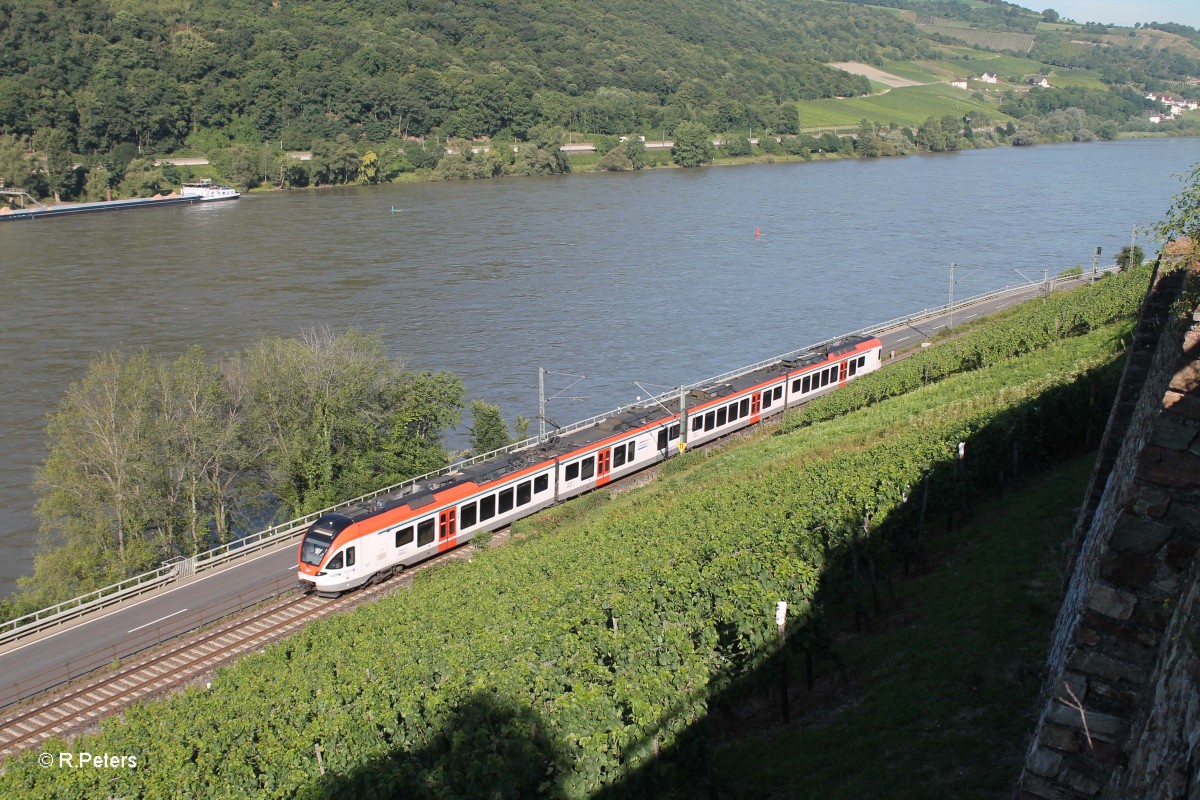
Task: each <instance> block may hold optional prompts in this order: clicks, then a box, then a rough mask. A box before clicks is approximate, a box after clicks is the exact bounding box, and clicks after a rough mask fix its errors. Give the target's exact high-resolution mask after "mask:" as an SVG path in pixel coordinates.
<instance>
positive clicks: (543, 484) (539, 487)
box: [533, 475, 550, 494]
mask: <svg viewBox="0 0 1200 800" xmlns="http://www.w3.org/2000/svg"><path fill="white" fill-rule="evenodd" d="M549 488H550V476H549V475H538V476H537V477H536V478H534V479H533V493H534V494H541V493H542V492H544V491H546V490H547V489H549Z"/></svg>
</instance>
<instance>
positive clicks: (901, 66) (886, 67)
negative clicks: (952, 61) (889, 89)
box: [881, 61, 954, 83]
mask: <svg viewBox="0 0 1200 800" xmlns="http://www.w3.org/2000/svg"><path fill="white" fill-rule="evenodd" d="M933 63H934V62H926V61H919V62H912V61H885V62H883V66H882V67H881V69H882V70H883V71H884V72H890V73H892V74H893V75H898V76H900V77H901V78H908V79H909V80H910V81H921V82H922V83H937V82H938V81H945V80H949V79H950V78H953V77H954V75H953V74H951V73H949V72H946V71H945V70H943V69H940V68H939V69H938V70H937V71H934V70H933V69H932V68H930V65H932V64H933Z"/></svg>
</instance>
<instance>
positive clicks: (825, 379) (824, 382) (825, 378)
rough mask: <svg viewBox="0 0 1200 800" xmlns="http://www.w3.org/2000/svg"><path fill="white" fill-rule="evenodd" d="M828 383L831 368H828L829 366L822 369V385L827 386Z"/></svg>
mask: <svg viewBox="0 0 1200 800" xmlns="http://www.w3.org/2000/svg"><path fill="white" fill-rule="evenodd" d="M828 384H829V370H828V368H826V369H823V370H821V385H822V386H827V385H828Z"/></svg>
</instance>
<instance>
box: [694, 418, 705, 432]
mask: <svg viewBox="0 0 1200 800" xmlns="http://www.w3.org/2000/svg"><path fill="white" fill-rule="evenodd" d="M703 427H704V415H703V414H699V415H697V416H695V417H692V433H695V432H696V431H698V430H700V429H701V428H703Z"/></svg>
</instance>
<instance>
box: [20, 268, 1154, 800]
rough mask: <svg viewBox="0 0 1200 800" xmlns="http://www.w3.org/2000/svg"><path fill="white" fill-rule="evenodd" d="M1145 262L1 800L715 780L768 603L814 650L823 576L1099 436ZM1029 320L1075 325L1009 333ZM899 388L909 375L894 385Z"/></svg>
mask: <svg viewBox="0 0 1200 800" xmlns="http://www.w3.org/2000/svg"><path fill="white" fill-rule="evenodd" d="M1145 278H1146V275H1145V272H1144V271H1142V272H1139V273H1137V274H1129V275H1125V276H1117V277H1114V278H1111V279H1107V280H1106V281H1105V282H1103V283H1102V284H1101V285H1100V286H1097V287H1095V289H1094V290H1090V291H1082V292H1076V293H1073V294H1072V295H1070V296H1069V298H1067V299H1064V300H1062V301H1059V300H1055V301H1053V303H1047V304H1046V306H1045V307H1043V306H1040V304H1039V305H1038V306H1037V308H1054V309H1056V311H1055V312H1049V311H1037V310H1036V309H1033V310H1030V311H1022V312H1020V313H1019V314H1017V315H1014V316H1013V317H1009V318H1007V319H1006V320H1005V321H1004V322H1003V323H1002V324H1001V326H998V329H999V330H1000V331H1009V333H1003V332H1002V333H997V334H994V335H993V337H994V338H993V339H991V340H989V339H988V338H987V337H988V334H987V331H988V330H989V328H986V327H985V328H983V329H981V330H980V331H978V332H976V333H973V334H971V336H970V337H967V338H966V339H964V340H960V341H958V342H956V343H952V344H946V345H942V346H941V347H940V348H938V349H937V350H935V351H933V352H930V353H928V354H925V355H924V356H922V357H918V358H915V359H913V360H912V361H911V362H909V363H908V364H905V365H903V366H901V367H900V368H899V369H897V368H895V367H893V368H890V369H888V370H885V371H884V372H883V373H881V374H880V380H881V381H882V382H883V383H882V384H881V387H882V388H880V387H876V389H875V390H874V391H873V392H867V393H866V394H864V395H861V396H860V398H859V400H858V401H857V405H860V406H862V405H867V404H871V405H870V407H868V408H864V409H863V410H861V411H858V412H856V413H853V414H850V415H847V416H844V417H840V418H837V419H832V420H830V421H827V422H824V423H821V424H806V425H804V426H803V427H795V428H793V430H792V432H791V433H790V434H788V435H780V436H766V437H765V436H759V437H756V438H755V439H754V440H753V441H751V442H750V443H748V444H747V445H744V446H738V447H729V448H726V449H725V450H723V451H720V452H713V451H703V452H695V453H689V454H687V455H685V456H682V457H680V458H677V459H674V460H672V461H671V462H668V463H667V464H665V465H664V466H663V467H662V469H661V475H660V477H659V479H658V480H657V481H655V482H653V483H652V484H650V485H649V486H646V487H643V488H642V489H639V490H635V491H629V492H625V493H623V494H620V495H616V496H613V495H610V494H609V493H607V492H596V493H593V494H591V495H589V496H587V497H584V498H581V499H580V500H577V501H574V502H572V503H568V504H566V505H564V506H560V507H558V508H555V509H551V510H550V511H549V512H546V513H543V514H541V515H539V516H538V517H536V518H534V519H531V520H526V521H524V522H523V523H520V524H519V525H518V526H516V527H515V530H514V536H513V540H512V541H511V543H510V544H509V545H508V546H506V547H504V548H501V549H496V550H483V551H480V552H478V553H476V554H475V555H474V558H473V559H472V560H471V561H470V562H466V563H459V564H456V565H452V566H449V567H447V568H444V569H439V570H434V571H431V572H430V573H427V574H424V575H421V576H418V577H417V579H416V580H415V582H414V585H413V587H412V590H411V591H409V592H406V593H404V594H402V595H399V596H396V597H392V598H389V599H386V600H384V601H381V602H379V603H376V604H374V605H372V606H369V607H364V608H362V609H360V610H359V611H357V612H355V613H354V614H351V615H347V616H343V617H339V618H337V619H333V620H328V621H326V622H323V623H320V624H316V625H313V626H310V627H309V628H308V629H307V630H305V631H304V632H303V633H302V634H300V635H298V636H296V637H294V638H292V639H290V640H288V641H286V642H284V643H281V644H279V645H276V646H273V647H270V648H268V649H267V650H266V651H265V652H263V653H262V654H259V655H256V656H252V657H250V658H247V659H245V660H244V661H242V662H241V663H239V664H237V665H235V666H234V667H231V668H229V669H226V670H223V671H221V672H220V673H218V675H217V677H216V679H215V680H214V681H213V684H212V687H211V689H209V690H200V689H192V690H188V691H186V692H184V693H183V694H181V695H178V696H176V697H173V698H170V699H169V700H166V701H163V702H159V703H154V704H150V705H147V706H144V707H138V708H134V709H132V710H130V711H129V712H128V713H127V714H126V716H125V719H124V720H110V721H108V722H107V723H106V724H105V725H104V729H103V732H102V733H101V734H99V735H97V736H95V737H90V738H87V739H85V740H83V741H80V742H77V743H74V744H73V745H70V746H65V745H64V746H59V745H56V744H53V743H51V744H48V745H47V746H45V747H44V748H43V749H44V750H45V751H46V752H57V751H58V750H59V749H62V750H64V751H66V750H74V751H76V752H78V751H83V750H87V751H89V752H92V753H102V752H106V753H110V754H116V755H134V756H136V757H137V761H138V766H137V768H136V769H124V770H95V769H93V770H70V769H42V768H40V767H39V766H38V765H37V763H36V754H33V753H30V754H26V755H24V756H21V757H19V758H17V759H14V760H13V761H11V762H9V763H7V764H6V765H5V770H6V771H5V774H4V775H3V777H0V796H4V797H21V798H25V799H26V800H36V799H37V798H94V797H104V796H117V797H143V798H166V797H189V798H219V797H252V796H253V797H279V798H285V797H289V798H290V797H296V798H336V797H363V798H367V797H393V796H403V797H417V798H420V797H430V798H433V797H437V798H457V797H462V798H475V797H491V798H518V797H537V796H542V797H571V798H576V797H588V796H592V795H595V794H597V793H599V792H604V796H606V797H621V796H669V795H670V794H671V793H672V792H673V791H675V790H676V789H677V787H678V786H680V785H681V783H683V782H684V779H685V777H686V776H689V775H697V774H703V770H702V768H703V765H704V763H706V761H707V756H706V753H707V749H706V746H705V745H704V740H703V737H702V736H697V735H696V732H697V731H701V730H703V720H704V718H705V715H706V712H707V709H708V705H709V702H710V700H711V699H712V698H713V697H714V696H715V695H716V694H718V693H720V692H722V691H724V690H726V689H727V688H728V687H729V686H730V685H731V683H732V682H733V681H735V680H743V679H751V680H753V677H754V675H755V674H756V671H757V670H758V669H759V668H760V667H762V666H763V665H764V664H765V663H766V662H767V661H768V660H769V659H770V658H771V657H772V655H773V653H774V652H775V649H776V644H775V626H774V618H773V617H774V608H775V603H776V601H777V600H781V599H784V600H788V601H789V612H788V614H789V616H788V625H789V629H790V630H796V631H800V633H799V634H798V635H797V636H795V638H794V641H795V642H796V643H797V645H796V646H805V642H806V641H808V639H806V637H805V635H804V634H803V631H804V623H805V622H806V620H807V619H808V618H809V615H810V613H812V612H813V604H814V603H815V602H817V598H818V592H821V591H824V588H825V587H826V586H827V585H829V584H835V585H845V586H848V587H850V590H851V591H854V592H855V593H856V594H857V593H858V592H860V591H866V586H865V584H864V585H863V586H860V585H859V583H858V582H857V581H851V580H850V579H849V578H848V577H847V576H848V575H849V574H851V572H853V574H854V575H858V569H857V566H858V565H859V564H860V563H862V564H868V563H869V564H870V565H874V563H875V560H876V559H883V558H885V557H887V556H888V554H904V553H907V552H916V551H918V550H919V548H920V541H919V540H918V539H915V538H914V531H916V530H919V526H916V525H914V524H913V522H914V520H915V519H916V518H917V515H918V514H921V515H923V514H925V513H926V507H927V508H928V512H929V513H935V512H942V513H944V512H945V511H953V510H957V509H959V508H961V507H962V506H963V505H964V504H965V503H967V502H969V496H970V491H971V489H972V487H978V486H980V485H982V484H984V483H988V484H989V485H990V483H991V482H992V481H993V479H994V476H996V475H997V474H998V473H999V472H1001V471H1003V470H1005V469H1008V468H1009V466H1008V465H1010V464H1012V463H1013V461H1014V452H1017V451H1018V450H1019V452H1020V453H1021V460H1022V463H1024V464H1037V463H1039V462H1041V463H1045V462H1048V461H1051V460H1053V459H1055V458H1056V457H1057V456H1059V455H1060V454H1063V453H1066V452H1075V451H1076V449H1077V445H1078V444H1079V443H1081V442H1083V440H1084V439H1085V437H1086V435H1087V432H1088V431H1089V430H1098V429H1099V427H1102V425H1103V420H1104V418H1105V416H1106V413H1107V407H1106V403H1105V402H1104V398H1107V397H1111V394H1112V391H1113V388H1114V386H1115V382H1116V377H1117V374H1118V368H1119V360H1120V356H1121V353H1122V351H1123V338H1124V337H1125V336H1126V335H1127V334H1128V324H1127V323H1126V322H1120V321H1119V322H1116V323H1114V324H1109V325H1105V324H1104V323H1103V322H1102V320H1106V319H1107V320H1112V319H1123V318H1124V317H1126V316H1127V315H1128V312H1129V309H1130V307H1131V304H1132V306H1136V300H1135V299H1134V295H1135V293H1136V292H1137V291H1138V289H1137V287H1138V286H1139V281H1140V285H1141V286H1144V284H1145ZM1121 287H1124V288H1121ZM1026 313H1035V314H1041V315H1047V314H1049V315H1050V316H1047V317H1046V318H1045V319H1046V320H1051V319H1054V320H1058V323H1057V324H1052V323H1051V322H1049V321H1046V322H1045V323H1044V324H1043V325H1042V331H1043V332H1042V333H1030V334H1029V335H1028V336H1027V337H1026V338H1025V339H1023V340H1022V341H1020V342H1014V341H1013V339H1014V334H1012V333H1011V331H1012V330H1014V328H1013V327H1012V326H1014V325H1018V324H1020V323H1016V322H1014V320H1017V319H1021V317H1020V314H1026ZM1038 318H1039V319H1041V317H1038ZM1085 321H1086V323H1085ZM1004 324H1007V325H1009V327H1008V328H1004V327H1003V325H1004ZM1024 325H1026V326H1027V327H1032V326H1030V324H1029V323H1028V321H1026V322H1025V323H1024ZM1049 331H1053V335H1051V333H1049ZM1080 334H1082V335H1080ZM971 337H980V338H979V339H978V340H977V341H976V344H974V345H970V346H968V345H967V343H966V342H967V340H969V339H971ZM956 348H957V352H958V355H956V356H944V355H940V354H939V351H947V350H955V349H956ZM1035 348H1040V349H1035ZM1031 351H1032V352H1031ZM1021 353H1024V355H1023V357H1019V358H1013V357H1012V356H1014V355H1017V354H1021ZM920 359H924V362H923V363H924V364H925V367H923V368H921V369H922V370H923V371H919V372H916V373H915V374H916V375H917V376H918V377H917V378H916V379H915V383H914V378H913V374H914V373H913V370H914V369H917V368H916V367H913V366H910V364H920V363H922V362H921V361H920ZM943 359H945V361H943ZM964 370H969V371H966V372H964V374H958V375H954V374H953V373H955V372H960V371H964ZM939 371H940V373H941V375H945V376H948V377H942V379H941V380H939V381H936V382H934V381H932V380H931V379H930V373H931V372H939ZM892 372H896V373H897V374H901V375H902V377H900V378H891V377H889V373H892ZM941 375H939V377H941ZM889 381H893V382H894V383H895V386H894V387H892V388H888V387H889V386H891V384H889V383H888V382H889ZM922 382H925V383H927V385H924V386H921V385H920V384H921V383H922ZM901 385H905V386H909V388H914V387H915V389H914V390H913V391H908V392H907V393H905V394H902V395H900V396H896V397H891V399H884V398H885V397H888V396H889V395H891V394H894V393H895V392H897V391H902V390H901V389H899V388H898V387H899V386H901ZM1097 398H1098V399H1097ZM831 402H833V401H832V400H831ZM850 405H855V403H851V404H850ZM811 421H812V418H809V417H806V422H811ZM960 442H965V443H966V453H967V460H966V462H965V464H963V466H962V468H959V467H958V466H957V465H958V462H957V461H956V455H955V454H956V453H957V452H958V447H959V443H960ZM920 495H925V496H926V497H927V501H926V502H921V503H918V502H914V501H915V499H916V498H917V497H918V496H920ZM848 564H850V565H853V566H854V567H855V569H854V570H849V569H848V568H847V565H848Z"/></svg>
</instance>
